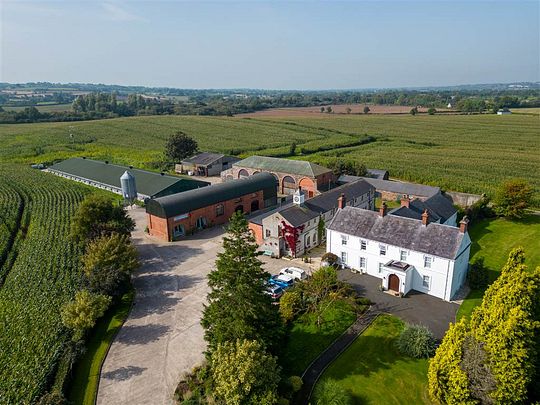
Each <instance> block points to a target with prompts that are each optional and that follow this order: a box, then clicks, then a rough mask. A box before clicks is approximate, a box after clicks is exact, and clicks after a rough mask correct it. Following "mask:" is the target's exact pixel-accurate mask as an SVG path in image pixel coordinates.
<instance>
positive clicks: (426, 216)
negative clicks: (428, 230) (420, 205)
mask: <svg viewBox="0 0 540 405" xmlns="http://www.w3.org/2000/svg"><path fill="white" fill-rule="evenodd" d="M428 223H429V213H428V211H427V209H425V210H424V212H423V213H422V225H424V226H427V224H428Z"/></svg>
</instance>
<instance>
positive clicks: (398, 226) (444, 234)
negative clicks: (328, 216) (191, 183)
mask: <svg viewBox="0 0 540 405" xmlns="http://www.w3.org/2000/svg"><path fill="white" fill-rule="evenodd" d="M326 228H327V229H330V230H333V231H337V232H340V233H344V234H348V235H354V236H358V237H360V238H364V239H368V240H373V241H377V242H380V243H385V244H389V245H393V246H398V247H402V248H405V249H410V250H414V251H417V252H421V253H426V254H429V255H433V256H438V257H442V258H446V259H451V260H453V259H455V258H456V257H457V256H458V255H459V254H460V253H461V251H462V249H461V250H460V247H461V246H462V244H463V245H464V247H466V246H468V245H470V243H471V240H470V238H469V235H468V234H467V233H465V234H463V233H461V232H460V231H459V228H456V227H453V226H448V225H441V224H436V223H430V224H428V225H427V226H424V225H422V222H420V221H417V220H414V219H410V218H404V217H399V216H396V215H385V216H384V217H381V216H380V215H379V213H378V212H375V211H369V210H364V209H361V208H355V207H345V208H344V209H341V210H338V211H337V213H336V215H335V216H334V218H333V219H332V221H331V222H330V223H329V224H328V225H327V226H326Z"/></svg>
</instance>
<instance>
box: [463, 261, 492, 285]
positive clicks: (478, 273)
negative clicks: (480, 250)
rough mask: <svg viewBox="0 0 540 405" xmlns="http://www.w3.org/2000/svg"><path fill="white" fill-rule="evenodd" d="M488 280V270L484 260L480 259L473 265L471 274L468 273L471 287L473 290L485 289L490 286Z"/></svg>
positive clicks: (470, 270) (470, 269)
mask: <svg viewBox="0 0 540 405" xmlns="http://www.w3.org/2000/svg"><path fill="white" fill-rule="evenodd" d="M488 278H489V277H488V269H487V267H486V266H485V265H484V258H483V257H479V258H477V259H476V260H475V261H474V262H473V263H472V264H471V267H470V268H469V273H467V281H468V282H469V287H471V288H472V289H473V290H481V289H484V288H486V287H487V285H488Z"/></svg>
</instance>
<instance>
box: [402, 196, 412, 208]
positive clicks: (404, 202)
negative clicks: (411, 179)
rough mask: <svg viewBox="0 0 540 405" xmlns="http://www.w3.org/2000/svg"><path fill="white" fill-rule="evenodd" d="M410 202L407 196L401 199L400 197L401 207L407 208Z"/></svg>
mask: <svg viewBox="0 0 540 405" xmlns="http://www.w3.org/2000/svg"><path fill="white" fill-rule="evenodd" d="M410 202H411V200H410V199H409V197H408V196H406V195H403V197H401V206H402V207H406V208H409V204H410Z"/></svg>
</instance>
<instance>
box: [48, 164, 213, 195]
mask: <svg viewBox="0 0 540 405" xmlns="http://www.w3.org/2000/svg"><path fill="white" fill-rule="evenodd" d="M49 169H50V170H54V171H58V172H61V173H64V174H68V175H71V176H75V177H78V178H81V179H85V180H90V181H94V182H96V183H101V184H105V185H109V186H112V187H116V188H121V184H120V177H121V176H122V175H123V174H124V172H125V171H126V170H129V172H130V173H131V174H132V175H133V176H134V177H135V184H136V187H137V192H138V193H139V194H143V195H145V196H148V197H153V196H155V195H158V194H160V193H162V192H164V191H165V190H166V189H168V188H171V189H172V190H173V191H176V192H178V191H184V190H190V189H194V188H198V187H203V186H207V185H208V184H209V183H207V182H203V181H198V180H192V179H185V178H181V177H176V176H170V175H168V174H163V175H161V174H160V173H154V172H149V171H146V170H141V169H134V168H130V167H126V166H120V165H115V164H112V163H105V162H102V161H98V160H92V159H84V158H71V159H67V160H64V161H62V162H59V163H56V164H54V165H52V166H51V167H49Z"/></svg>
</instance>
